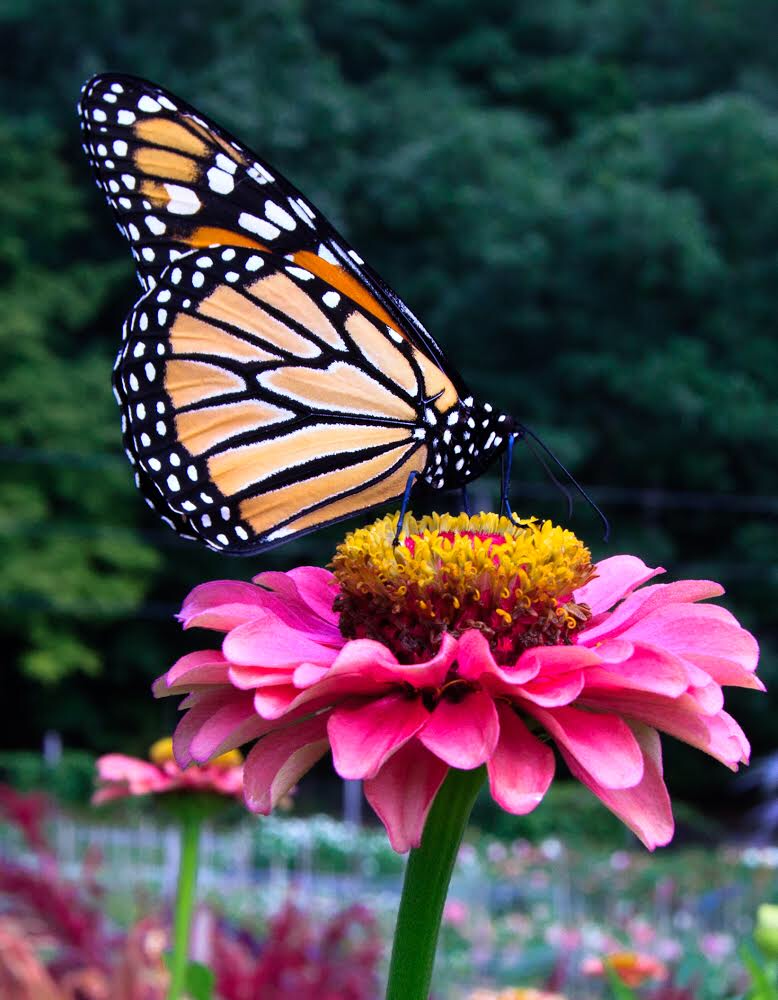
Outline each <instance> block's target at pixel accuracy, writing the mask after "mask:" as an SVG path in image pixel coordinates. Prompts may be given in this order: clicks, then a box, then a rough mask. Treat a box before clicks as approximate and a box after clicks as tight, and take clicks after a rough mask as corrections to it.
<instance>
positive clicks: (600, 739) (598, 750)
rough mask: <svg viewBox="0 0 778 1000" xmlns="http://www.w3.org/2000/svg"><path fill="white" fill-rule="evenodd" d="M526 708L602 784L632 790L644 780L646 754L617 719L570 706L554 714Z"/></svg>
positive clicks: (559, 744)
mask: <svg viewBox="0 0 778 1000" xmlns="http://www.w3.org/2000/svg"><path fill="white" fill-rule="evenodd" d="M522 707H523V708H524V709H526V711H527V712H528V713H529V714H530V715H532V716H534V717H535V718H536V719H537V720H538V722H540V724H541V725H542V726H543V727H544V728H545V729H546V730H547V731H548V732H549V733H550V734H551V736H552V737H553V739H554V741H555V743H556V744H557V746H558V747H559V748H560V750H562V749H564V750H565V751H567V753H569V754H570V755H571V756H572V757H574V758H575V759H576V760H577V761H578V763H579V764H580V766H581V767H582V768H584V770H586V771H588V772H589V774H591V775H592V777H593V778H594V779H595V780H596V781H597V782H598V783H599V784H601V785H604V786H605V787H606V788H631V787H632V786H634V785H636V784H637V783H638V782H639V781H640V779H641V778H642V777H643V754H642V752H641V750H640V747H639V746H638V743H637V741H636V739H635V737H634V735H633V734H632V730H631V729H630V728H629V726H628V725H627V724H626V722H624V721H623V720H622V719H619V718H618V717H617V716H615V715H602V714H597V713H595V712H582V711H581V710H580V709H577V708H569V707H565V708H555V709H553V710H552V711H546V710H545V709H543V708H540V707H539V706H537V705H529V704H526V703H524V704H523V705H522Z"/></svg>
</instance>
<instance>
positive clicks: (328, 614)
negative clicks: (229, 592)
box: [255, 566, 343, 646]
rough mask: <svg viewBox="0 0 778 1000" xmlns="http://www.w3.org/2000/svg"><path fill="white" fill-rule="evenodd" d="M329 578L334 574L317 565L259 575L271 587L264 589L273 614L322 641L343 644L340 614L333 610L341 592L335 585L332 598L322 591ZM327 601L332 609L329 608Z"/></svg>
mask: <svg viewBox="0 0 778 1000" xmlns="http://www.w3.org/2000/svg"><path fill="white" fill-rule="evenodd" d="M322 574H324V576H322ZM325 579H327V580H331V579H332V576H331V574H329V573H328V571H327V570H322V569H317V568H316V567H313V566H301V567H298V568H297V569H296V570H291V571H290V572H289V573H276V572H270V573H261V574H260V575H259V576H257V577H255V580H256V582H257V583H259V584H261V585H262V587H263V588H264V587H269V588H270V589H269V590H263V593H264V595H265V596H264V598H263V601H264V605H265V607H266V608H267V610H268V611H269V612H270V613H271V614H274V615H275V616H276V618H280V619H281V621H283V622H285V623H286V624H287V625H289V626H290V627H291V628H294V629H297V630H298V631H300V632H306V633H307V634H308V635H310V636H311V637H312V638H316V639H318V640H319V642H324V643H330V644H331V645H334V646H341V645H342V644H343V636H342V635H341V634H340V631H339V629H338V626H337V621H338V618H337V615H336V614H335V612H333V610H332V603H333V601H334V600H335V596H336V595H337V593H338V591H337V588H333V589H332V590H330V592H329V597H328V598H325V597H324V596H323V593H322V590H323V587H324V586H325ZM301 588H302V591H301ZM309 598H310V599H311V600H312V601H313V606H312V605H311V603H309ZM327 602H328V603H329V609H327V607H326V604H327Z"/></svg>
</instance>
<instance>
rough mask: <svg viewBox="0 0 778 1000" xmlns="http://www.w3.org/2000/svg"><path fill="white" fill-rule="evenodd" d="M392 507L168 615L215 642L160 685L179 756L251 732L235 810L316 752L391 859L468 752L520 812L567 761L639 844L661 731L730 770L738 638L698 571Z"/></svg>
mask: <svg viewBox="0 0 778 1000" xmlns="http://www.w3.org/2000/svg"><path fill="white" fill-rule="evenodd" d="M395 523H396V519H392V518H385V519H383V520H381V521H378V522H376V524H375V525H373V526H371V527H370V528H366V529H362V531H360V532H353V533H352V534H351V535H350V536H348V537H347V539H346V541H345V542H344V543H343V544H342V545H341V547H340V549H339V552H338V554H337V555H336V558H335V563H334V565H335V576H334V575H333V574H332V573H330V572H328V571H327V570H324V569H318V568H315V567H301V568H298V569H294V570H291V571H290V572H288V573H275V572H273V573H263V574H261V575H260V576H258V577H256V579H255V582H254V583H253V584H251V583H242V582H237V581H219V582H215V583H206V584H203V585H202V586H200V587H197V588H196V589H195V590H194V591H192V593H191V594H190V595H189V596H188V597H187V599H186V600H185V602H184V605H183V608H182V611H181V615H180V618H181V621H182V622H183V624H184V627H186V628H190V627H193V626H199V627H203V628H210V629H213V630H214V631H217V632H222V633H225V636H224V640H223V642H222V645H221V649H212V650H203V651H201V652H196V653H190V654H188V655H187V656H184V657H182V658H181V659H180V660H179V661H178V662H177V663H176V664H174V666H173V667H172V668H171V669H170V670H169V671H168V672H167V673H166V674H165V675H164V676H163V677H161V678H160V679H159V680H158V681H157V683H156V685H155V691H156V693H157V694H158V695H165V694H183V693H185V694H188V697H187V698H186V700H185V701H184V703H183V705H182V707H183V708H186V710H187V711H186V715H185V716H184V718H183V720H182V721H181V723H180V724H179V726H178V729H177V730H176V734H175V748H176V755H177V757H178V760H179V761H180V762H181V763H182V764H188V763H190V762H191V761H201V762H202V761H207V760H209V759H210V758H211V757H212V756H213V755H214V754H218V753H222V752H224V751H225V750H226V749H229V748H231V747H236V746H240V745H241V744H243V743H245V742H247V741H249V740H255V739H259V743H258V744H257V745H256V746H255V748H254V749H253V750H252V751H251V753H250V755H249V757H248V759H247V761H246V766H245V795H246V801H247V803H248V805H249V807H250V808H251V809H253V810H255V811H257V812H261V813H267V812H269V811H270V810H271V809H272V808H273V807H274V805H275V804H276V803H277V802H278V801H279V799H280V798H281V797H282V796H283V795H284V793H285V792H286V791H287V789H288V788H289V787H290V786H291V785H293V784H294V783H295V782H297V781H298V780H299V779H300V777H301V776H302V775H303V774H305V773H306V772H307V771H308V770H309V769H310V768H311V767H312V766H313V765H314V764H315V763H316V761H318V760H319V759H320V758H321V757H322V756H323V755H324V754H325V753H326V752H327V750H328V749H331V750H332V753H333V758H334V765H335V769H336V770H337V772H338V773H339V774H340V775H341V776H342V777H343V778H361V779H363V780H364V782H365V784H364V788H365V793H366V796H367V798H368V800H369V801H370V803H371V805H372V806H373V808H374V809H375V811H376V813H377V814H378V816H379V817H380V818H381V820H382V821H383V823H384V825H385V826H386V829H387V832H388V834H389V837H390V840H391V842H392V845H393V846H394V848H395V849H396V850H398V851H406V850H408V849H409V848H410V847H412V846H414V845H417V844H418V843H419V841H420V838H421V834H422V830H423V828H424V822H425V819H426V816H427V813H428V811H429V809H430V806H431V804H432V802H433V799H434V797H435V795H436V793H437V790H438V789H439V787H440V785H441V783H442V781H443V779H444V778H445V776H446V773H447V771H448V769H449V768H450V767H454V768H460V769H464V770H469V769H472V768H476V767H478V766H479V765H482V764H486V767H487V770H488V775H489V783H490V789H491V793H492V796H493V798H494V799H495V800H496V801H497V802H498V803H499V804H500V805H501V806H502V807H503V808H504V809H506V810H507V811H508V812H512V813H516V814H523V813H527V812H530V811H531V810H532V809H534V808H535V807H536V806H537V805H538V803H539V802H540V801H541V799H542V798H543V796H544V795H545V792H546V790H547V789H548V787H549V785H550V783H551V780H552V778H553V774H554V753H553V750H552V749H551V747H550V746H549V743H548V742H547V741H548V738H549V737H550V738H551V740H553V742H554V743H555V744H556V746H557V748H558V750H559V752H560V753H561V755H562V757H563V758H564V760H565V761H566V763H567V765H568V767H569V768H570V770H571V771H572V773H573V774H574V775H575V777H577V778H578V779H579V780H580V781H582V782H583V783H584V784H585V785H586V786H588V788H590V789H591V791H592V792H593V793H594V794H595V795H596V796H597V797H598V798H599V799H601V801H602V802H604V804H605V805H606V806H607V807H608V808H609V809H611V810H612V811H613V812H614V813H615V814H616V815H617V816H619V817H620V818H621V819H622V820H623V822H624V823H626V825H627V826H629V827H630V828H631V829H632V830H633V831H634V832H635V834H636V835H637V836H638V837H639V838H640V839H641V840H642V841H643V843H644V844H646V846H647V847H649V848H653V847H655V846H656V845H659V844H665V843H667V842H668V841H669V840H670V839H671V837H672V833H673V819H672V812H671V808H670V801H669V797H668V794H667V789H666V788H665V785H664V781H663V777H662V757H661V749H660V743H659V735H658V732H659V731H661V732H665V733H669V734H671V735H673V736H675V737H677V738H679V739H681V740H683V741H685V742H687V743H690V744H691V745H693V746H695V747H698V748H699V749H701V750H704V751H705V752H707V753H709V754H711V755H712V756H713V757H716V758H717V759H718V760H720V761H722V762H723V763H724V764H726V765H727V766H728V767H730V768H731V769H733V770H736V769H737V766H738V764H739V763H740V762H747V760H748V756H749V746H748V742H747V740H746V737H745V735H744V734H743V732H742V730H741V728H740V727H739V726H738V724H737V723H736V722H735V721H734V719H732V718H731V716H729V715H728V714H727V713H726V712H725V711H724V710H723V708H722V705H723V695H722V686H723V685H734V686H737V687H745V688H753V689H756V690H763V685H762V684H761V682H760V681H759V680H758V679H757V678H756V676H755V674H754V671H755V669H756V664H757V658H758V647H757V644H756V641H755V640H754V638H753V636H751V635H750V634H749V633H748V632H746V631H745V630H744V629H743V628H741V627H740V625H739V624H738V622H737V621H736V619H735V618H734V617H733V616H732V615H731V614H730V613H729V612H728V611H726V610H724V609H723V608H721V607H718V606H715V605H710V604H700V603H698V602H700V601H702V600H705V599H707V598H711V597H718V596H720V595H721V594H722V593H723V590H722V588H721V587H720V586H719V585H718V584H716V583H712V582H710V581H705V580H703V581H699V580H684V581H679V582H676V583H668V584H652V585H650V586H643V585H644V584H646V583H647V582H648V581H649V580H650V579H652V578H653V577H655V576H656V575H657V574H658V573H661V572H663V571H662V570H660V569H650V568H649V567H647V566H646V565H645V564H644V563H643V562H642V561H641V560H640V559H638V558H636V557H635V556H629V555H620V556H613V557H611V558H609V559H604V560H603V561H601V562H600V563H599V564H597V565H596V566H594V567H593V566H592V565H591V562H590V559H589V554H588V550H586V549H585V547H584V546H583V545H582V543H581V542H580V541H579V540H578V539H577V538H576V537H575V536H574V535H572V533H571V532H568V531H563V530H562V529H561V528H554V527H553V526H552V525H550V523H549V522H545V523H543V524H542V525H541V524H537V523H524V525H523V526H522V527H519V526H518V525H516V524H515V523H513V522H510V521H508V520H507V519H505V518H498V517H497V516H496V515H479V516H478V517H473V518H471V519H469V520H468V519H467V518H466V517H465V516H464V515H461V516H460V517H458V518H455V517H448V516H447V515H444V516H442V517H440V518H438V517H437V516H436V515H435V516H433V517H432V518H425V519H423V520H421V521H419V522H414V521H413V520H412V519H411V528H410V529H408V528H407V523H406V530H407V532H408V537H406V538H405V539H404V540H403V541H402V542H401V543H400V544H399V545H398V546H395V545H393V535H394V525H395Z"/></svg>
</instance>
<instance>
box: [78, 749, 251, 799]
mask: <svg viewBox="0 0 778 1000" xmlns="http://www.w3.org/2000/svg"><path fill="white" fill-rule="evenodd" d="M150 756H151V758H152V759H151V760H141V759H140V758H139V757H127V756H125V755H124V754H121V753H109V754H105V755H104V756H103V757H100V758H98V761H97V780H98V787H97V791H96V792H95V793H94V795H93V796H92V803H93V804H94V805H100V804H101V803H103V802H110V801H112V800H114V799H124V798H128V797H130V796H135V795H149V794H152V793H160V792H177V791H181V790H185V791H190V792H191V791H197V792H215V793H216V794H217V795H228V796H236V797H238V798H240V797H241V795H242V794H243V766H242V760H243V758H242V757H241V755H240V754H239V753H238V752H237V751H236V750H233V751H230V752H228V753H225V754H223V755H222V756H221V757H217V758H216V759H215V760H213V761H211V762H210V763H209V764H204V765H199V766H193V767H187V768H181V767H179V765H178V764H177V763H176V761H175V758H174V757H173V743H172V740H171V739H169V738H167V739H162V740H157V742H156V743H155V744H154V746H152V748H151V751H150Z"/></svg>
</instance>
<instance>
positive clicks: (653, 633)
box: [628, 604, 760, 687]
mask: <svg viewBox="0 0 778 1000" xmlns="http://www.w3.org/2000/svg"><path fill="white" fill-rule="evenodd" d="M628 634H629V637H630V639H637V640H642V641H643V642H647V643H651V644H652V645H654V646H662V647H663V648H665V649H669V650H671V651H672V652H674V653H676V654H677V655H679V656H684V657H688V658H689V659H691V660H692V662H697V663H699V665H701V663H700V661H699V660H698V659H697V657H702V658H703V660H704V658H708V657H710V658H712V659H711V662H710V665H711V668H712V669H714V670H716V673H718V674H719V675H720V676H713V675H711V676H713V679H714V680H716V681H718V682H719V683H720V684H727V683H731V682H735V683H736V684H737V685H738V686H740V687H752V686H754V679H753V678H752V677H751V676H750V675H751V674H753V672H754V671H755V670H756V666H757V662H758V660H759V646H758V644H757V641H756V639H755V638H754V637H753V636H752V635H751V633H750V632H747V631H746V630H745V629H744V628H741V627H740V625H739V624H738V622H737V620H736V619H735V618H734V616H733V615H731V614H730V613H729V612H728V611H726V610H725V609H724V608H720V607H718V606H716V605H715V604H699V605H698V604H695V605H677V604H676V605H670V606H668V607H664V608H659V609H658V610H657V611H655V612H654V613H653V614H650V615H648V616H647V617H645V618H642V619H641V620H640V621H639V622H636V623H635V624H634V625H633V626H632V627H631V628H630V629H629V630H628ZM717 665H718V666H717ZM703 669H704V668H703ZM756 683H757V684H760V682H758V681H757V682H756Z"/></svg>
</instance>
